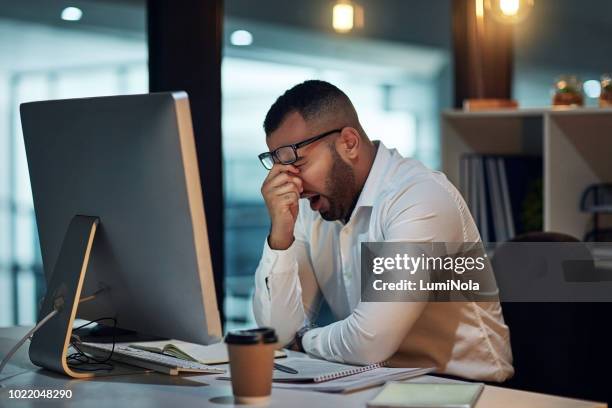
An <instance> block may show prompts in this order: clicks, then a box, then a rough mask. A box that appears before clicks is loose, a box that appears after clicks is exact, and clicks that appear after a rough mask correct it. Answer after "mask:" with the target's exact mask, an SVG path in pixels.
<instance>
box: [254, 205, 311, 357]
mask: <svg viewBox="0 0 612 408" xmlns="http://www.w3.org/2000/svg"><path fill="white" fill-rule="evenodd" d="M302 225H303V224H302V222H301V219H300V218H299V217H298V222H296V226H295V231H294V236H295V240H294V241H293V243H292V244H291V246H290V247H289V248H287V249H286V250H284V251H281V250H274V249H272V248H270V246H269V245H268V239H267V238H266V242H265V244H264V249H263V254H262V257H261V261H260V262H259V265H258V267H257V270H256V271H255V295H254V297H253V313H254V315H255V321H256V322H257V324H258V325H259V326H268V327H273V328H274V329H275V330H276V332H277V335H278V337H279V342H281V343H282V344H283V345H285V344H288V343H290V342H291V341H292V340H293V338H294V336H295V333H296V332H297V331H298V330H299V329H300V328H302V327H303V326H304V325H306V324H309V322H310V321H313V320H314V319H315V316H316V314H317V313H318V308H319V303H320V298H321V295H320V291H319V287H318V284H317V281H316V278H315V275H314V272H313V268H312V263H311V262H310V255H309V250H308V244H307V242H306V240H305V237H304V230H303V227H302Z"/></svg>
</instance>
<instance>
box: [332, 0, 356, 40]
mask: <svg viewBox="0 0 612 408" xmlns="http://www.w3.org/2000/svg"><path fill="white" fill-rule="evenodd" d="M354 16H355V9H354V7H353V5H352V4H351V3H347V2H341V3H338V4H336V5H335V6H334V11H333V21H332V25H333V27H334V30H336V31H337V32H339V33H346V32H348V31H351V30H352V29H353V25H354V21H353V19H354Z"/></svg>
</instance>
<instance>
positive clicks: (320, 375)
mask: <svg viewBox="0 0 612 408" xmlns="http://www.w3.org/2000/svg"><path fill="white" fill-rule="evenodd" d="M281 364H282V365H284V366H287V367H291V368H293V369H295V370H297V372H298V373H297V374H289V373H285V372H282V371H279V370H274V376H273V378H272V380H273V381H277V382H314V383H320V382H325V381H330V380H335V379H337V378H342V377H348V376H351V375H355V374H360V373H364V372H366V371H371V370H375V369H377V368H381V367H384V366H385V365H386V363H379V364H370V365H367V366H354V365H348V364H340V363H332V362H330V361H325V360H318V359H314V358H300V357H293V358H287V359H284V360H283V361H282V362H281Z"/></svg>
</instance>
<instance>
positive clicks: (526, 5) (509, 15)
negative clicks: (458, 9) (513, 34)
mask: <svg viewBox="0 0 612 408" xmlns="http://www.w3.org/2000/svg"><path fill="white" fill-rule="evenodd" d="M534 1H535V0H484V9H485V13H486V14H487V17H488V16H491V17H493V18H494V19H495V20H497V21H499V22H500V23H505V24H516V23H520V22H521V21H523V20H524V19H525V18H527V16H529V14H531V10H532V9H533V7H534ZM477 12H478V11H477Z"/></svg>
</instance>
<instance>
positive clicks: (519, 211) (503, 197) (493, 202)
mask: <svg viewBox="0 0 612 408" xmlns="http://www.w3.org/2000/svg"><path fill="white" fill-rule="evenodd" d="M459 177H460V180H459V186H460V189H461V193H462V194H463V197H464V199H465V202H466V204H467V206H468V208H469V209H470V212H471V213H472V217H473V218H474V221H475V223H476V226H477V227H478V230H479V231H480V235H481V238H482V240H483V241H485V242H504V241H507V240H509V239H512V238H513V237H514V236H516V235H518V234H523V233H526V232H530V231H538V230H541V229H542V211H543V210H542V158H541V157H538V156H527V155H512V156H504V155H486V154H464V155H463V156H462V157H461V160H460V172H459Z"/></svg>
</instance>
